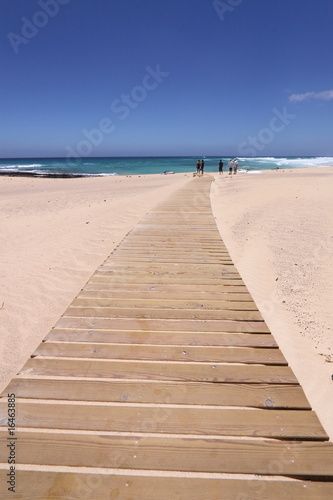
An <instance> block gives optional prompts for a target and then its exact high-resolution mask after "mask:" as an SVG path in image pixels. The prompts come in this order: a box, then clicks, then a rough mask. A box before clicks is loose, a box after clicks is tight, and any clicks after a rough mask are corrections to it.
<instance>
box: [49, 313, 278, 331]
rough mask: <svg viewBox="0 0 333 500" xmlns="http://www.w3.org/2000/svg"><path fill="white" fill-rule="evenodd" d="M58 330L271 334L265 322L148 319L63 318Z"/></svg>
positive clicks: (58, 324)
mask: <svg viewBox="0 0 333 500" xmlns="http://www.w3.org/2000/svg"><path fill="white" fill-rule="evenodd" d="M56 327H57V328H98V329H103V330H141V331H169V332H172V331H176V332H183V331H187V332H218V333H223V332H225V333H270V332H269V329H268V327H267V325H266V324H265V323H264V322H263V321H224V320H221V321H217V320H216V321H207V320H206V321H205V320H186V319H184V320H181V319H180V320H178V321H177V320H172V319H170V320H166V319H164V320H163V319H160V320H159V319H146V318H89V317H86V318H79V317H78V318H72V317H69V316H68V317H62V318H60V319H59V321H58V322H57V324H56Z"/></svg>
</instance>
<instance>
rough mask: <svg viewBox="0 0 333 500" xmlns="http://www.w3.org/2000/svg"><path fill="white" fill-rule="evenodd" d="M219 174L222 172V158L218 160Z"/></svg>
mask: <svg viewBox="0 0 333 500" xmlns="http://www.w3.org/2000/svg"><path fill="white" fill-rule="evenodd" d="M219 174H220V175H221V174H223V161H222V160H220V161H219Z"/></svg>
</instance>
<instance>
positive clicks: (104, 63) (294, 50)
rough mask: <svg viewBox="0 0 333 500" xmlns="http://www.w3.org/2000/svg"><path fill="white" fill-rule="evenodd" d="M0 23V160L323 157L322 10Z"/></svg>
mask: <svg viewBox="0 0 333 500" xmlns="http://www.w3.org/2000/svg"><path fill="white" fill-rule="evenodd" d="M0 9H1V10H2V12H1V16H0V36H1V44H0V47H1V61H2V76H1V79H0V85H1V87H0V88H1V92H0V99H1V106H0V113H1V121H0V138H1V139H0V157H24V156H27V157H38V156H61V157H62V156H66V155H69V154H71V155H72V156H75V155H78V156H84V155H90V156H136V155H143V156H144V155H157V156H158V155H171V156H177V155H207V156H208V155H217V156H220V155H226V156H229V155H237V156H253V155H256V156H271V155H282V156H284V155H319V156H333V141H332V116H333V113H332V111H333V90H332V89H333V65H332V48H333V30H332V20H333V2H332V0H292V1H291V0H215V1H213V0H3V1H2V2H1V6H0Z"/></svg>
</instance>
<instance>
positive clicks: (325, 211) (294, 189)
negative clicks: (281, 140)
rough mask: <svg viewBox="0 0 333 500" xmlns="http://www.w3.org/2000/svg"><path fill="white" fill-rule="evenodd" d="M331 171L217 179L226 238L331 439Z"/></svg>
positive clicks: (216, 201)
mask: <svg viewBox="0 0 333 500" xmlns="http://www.w3.org/2000/svg"><path fill="white" fill-rule="evenodd" d="M332 187H333V167H329V168H315V169H312V168H311V169H310V168H306V169H297V170H296V169H295V170H276V171H273V170H272V171H266V172H264V173H262V174H248V173H247V174H245V173H244V174H237V175H236V176H229V175H226V174H225V173H224V174H223V176H222V175H221V176H220V175H218V174H216V175H215V182H214V183H213V186H212V191H211V198H212V206H213V212H214V215H215V217H216V222H217V224H218V227H219V230H220V233H221V235H222V237H223V239H224V242H225V243H226V245H227V247H228V249H229V251H230V254H231V257H232V259H233V261H234V263H235V265H236V266H237V268H238V270H239V272H240V274H241V275H242V277H243V279H244V281H245V283H246V285H247V286H248V288H249V290H250V292H251V294H252V296H253V298H254V300H255V301H256V303H257V305H258V307H259V309H260V310H261V312H262V314H263V316H264V319H265V320H266V322H267V324H268V326H269V328H270V329H271V331H272V333H273V335H274V337H275V338H276V340H277V342H278V344H279V346H280V347H281V349H282V351H283V353H284V355H285V357H286V358H287V360H288V362H289V364H290V366H291V368H292V369H293V371H294V373H295V374H296V376H297V378H298V380H299V381H300V383H301V384H302V386H303V389H304V391H305V393H306V395H307V397H308V399H309V401H310V403H311V405H312V407H313V409H314V410H315V411H316V412H317V415H318V416H319V418H320V420H321V422H322V424H323V426H324V428H325V430H326V432H327V433H328V434H329V436H330V438H331V440H333V403H332V390H333V381H332V378H331V376H332V375H333V322H332V311H333V197H332Z"/></svg>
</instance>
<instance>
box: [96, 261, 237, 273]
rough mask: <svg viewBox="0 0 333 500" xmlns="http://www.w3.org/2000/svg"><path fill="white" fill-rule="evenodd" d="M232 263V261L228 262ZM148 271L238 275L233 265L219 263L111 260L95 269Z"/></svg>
mask: <svg viewBox="0 0 333 500" xmlns="http://www.w3.org/2000/svg"><path fill="white" fill-rule="evenodd" d="M230 262H232V261H230ZM147 269H148V270H149V271H150V272H152V271H164V272H190V273H194V274H200V273H202V272H206V273H209V274H216V273H218V274H221V273H224V272H228V273H233V274H239V273H238V271H237V269H236V267H235V266H234V264H233V263H231V264H226V265H221V264H220V263H218V264H215V263H213V264H211V263H207V262H204V263H201V262H197V263H191V262H189V263H187V262H185V263H183V264H179V263H177V262H173V263H170V264H168V263H167V264H163V263H161V264H159V263H156V264H154V263H150V264H146V263H141V262H128V261H127V259H124V262H119V261H117V262H115V261H114V260H112V262H110V261H109V262H108V261H106V262H104V264H102V265H101V266H99V268H98V269H97V271H98V272H103V271H108V272H110V271H115V272H117V271H118V272H119V271H121V272H125V271H126V272H131V273H132V272H144V271H145V270H147Z"/></svg>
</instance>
